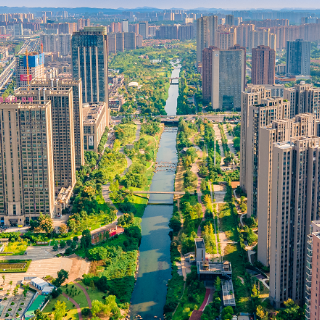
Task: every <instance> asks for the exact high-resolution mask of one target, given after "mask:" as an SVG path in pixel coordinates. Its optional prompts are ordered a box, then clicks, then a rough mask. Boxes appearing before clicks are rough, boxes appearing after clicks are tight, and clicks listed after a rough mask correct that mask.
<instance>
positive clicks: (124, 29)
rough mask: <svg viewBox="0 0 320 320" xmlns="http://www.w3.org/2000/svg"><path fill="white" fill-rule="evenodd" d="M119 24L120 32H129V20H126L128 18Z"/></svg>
mask: <svg viewBox="0 0 320 320" xmlns="http://www.w3.org/2000/svg"><path fill="white" fill-rule="evenodd" d="M121 24H122V32H129V21H128V19H126V20H122V21H121Z"/></svg>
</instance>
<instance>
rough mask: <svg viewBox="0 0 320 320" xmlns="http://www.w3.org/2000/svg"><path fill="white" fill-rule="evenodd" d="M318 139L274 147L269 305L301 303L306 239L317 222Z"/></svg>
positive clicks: (318, 183) (284, 143)
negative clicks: (290, 302)
mask: <svg viewBox="0 0 320 320" xmlns="http://www.w3.org/2000/svg"><path fill="white" fill-rule="evenodd" d="M319 140H320V138H319V137H296V138H291V139H290V141H285V142H279V143H275V144H274V146H273V159H272V167H273V170H272V184H271V251H270V301H271V303H272V305H273V306H274V307H276V308H279V307H280V306H281V304H282V303H283V302H284V301H286V300H288V298H291V299H293V300H294V301H296V302H297V303H300V304H301V303H303V302H304V294H305V279H306V267H305V261H306V255H307V239H308V237H307V236H308V234H309V227H310V224H311V221H313V220H316V219H317V218H318V210H319V204H318V190H319V186H320V180H319V177H320V176H319V166H320V146H319V142H320V141H319Z"/></svg>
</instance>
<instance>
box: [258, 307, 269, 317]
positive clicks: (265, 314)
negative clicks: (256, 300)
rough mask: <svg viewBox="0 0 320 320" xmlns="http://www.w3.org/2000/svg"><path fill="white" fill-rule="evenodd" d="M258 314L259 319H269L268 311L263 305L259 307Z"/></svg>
mask: <svg viewBox="0 0 320 320" xmlns="http://www.w3.org/2000/svg"><path fill="white" fill-rule="evenodd" d="M256 315H257V317H258V319H259V320H267V319H268V312H266V311H264V310H263V307H262V306H258V307H257V311H256Z"/></svg>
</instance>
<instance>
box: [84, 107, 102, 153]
mask: <svg viewBox="0 0 320 320" xmlns="http://www.w3.org/2000/svg"><path fill="white" fill-rule="evenodd" d="M106 112H107V105H106V103H104V102H100V103H86V104H84V105H83V132H84V134H83V145H84V150H85V151H95V152H98V146H99V143H100V140H101V137H102V135H103V133H104V132H105V130H106V127H107V121H106V119H107V118H106Z"/></svg>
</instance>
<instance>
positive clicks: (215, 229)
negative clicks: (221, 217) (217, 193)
mask: <svg viewBox="0 0 320 320" xmlns="http://www.w3.org/2000/svg"><path fill="white" fill-rule="evenodd" d="M210 196H211V200H212V206H214V202H213V200H214V198H213V193H212V185H211V183H210ZM212 209H213V208H212ZM213 227H214V238H215V240H216V248H217V252H218V253H219V243H218V237H217V230H218V229H217V225H216V219H215V213H214V211H213Z"/></svg>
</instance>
